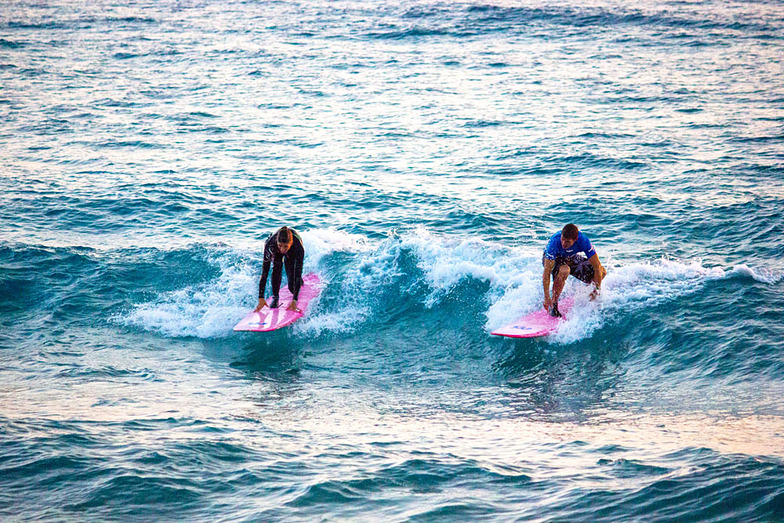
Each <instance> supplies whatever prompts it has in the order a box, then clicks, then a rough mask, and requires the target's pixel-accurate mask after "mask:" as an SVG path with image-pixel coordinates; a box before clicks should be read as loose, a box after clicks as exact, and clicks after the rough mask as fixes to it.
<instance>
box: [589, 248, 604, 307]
mask: <svg viewBox="0 0 784 523" xmlns="http://www.w3.org/2000/svg"><path fill="white" fill-rule="evenodd" d="M588 263H590V264H591V267H593V281H592V283H593V285H594V287H596V288H595V289H594V290H593V292H592V293H591V299H594V298H596V296H598V295H599V291H600V290H601V288H602V280H603V279H604V277H605V276H607V269H605V268H604V267H603V266H602V262H600V261H599V255H598V254H594V255H593V256H591V257H590V258H588Z"/></svg>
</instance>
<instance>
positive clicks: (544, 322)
mask: <svg viewBox="0 0 784 523" xmlns="http://www.w3.org/2000/svg"><path fill="white" fill-rule="evenodd" d="M572 305H574V299H573V298H564V299H563V300H561V301H560V302H558V310H559V311H560V312H561V314H562V315H563V317H561V318H554V317H553V316H550V313H549V312H547V310H545V309H544V308H541V309H539V310H538V311H536V312H532V313H531V314H529V315H527V316H524V317H522V318H520V319H519V320H517V321H516V322H514V323H510V324H509V325H504V326H503V327H501V328H500V329H497V330H495V331H493V332H492V333H491V334H494V335H496V336H506V337H508V338H537V337H539V336H547V335H548V334H550V333H552V332H553V331H555V330H556V329H557V328H558V326H559V325H560V324H561V322H563V321H564V320H565V319H566V314H567V313H568V312H569V311H570V310H571V308H572Z"/></svg>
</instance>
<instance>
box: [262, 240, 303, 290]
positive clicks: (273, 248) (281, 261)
mask: <svg viewBox="0 0 784 523" xmlns="http://www.w3.org/2000/svg"><path fill="white" fill-rule="evenodd" d="M291 233H292V237H293V238H294V243H292V245H291V248H290V249H289V250H288V252H287V253H286V254H283V253H282V252H280V250H279V249H278V240H277V236H278V233H277V232H274V233H272V234H271V235H270V237H269V238H267V242H266V243H265V244H264V264H263V265H262V268H261V280H260V281H259V299H261V298H263V297H264V291H265V290H266V288H267V275H268V274H269V270H270V264H271V265H272V295H273V296H275V297H277V296H278V294H279V293H280V281H281V277H282V269H283V266H284V265H285V267H286V279H287V280H288V287H289V290H290V291H291V294H292V296H293V297H294V299H295V300H296V299H297V297H298V296H299V289H300V287H302V264H303V262H304V261H305V249H304V248H303V247H302V238H300V237H299V234H297V233H296V232H295V231H294V230H293V229H291Z"/></svg>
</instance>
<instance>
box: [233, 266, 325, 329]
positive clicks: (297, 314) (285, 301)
mask: <svg viewBox="0 0 784 523" xmlns="http://www.w3.org/2000/svg"><path fill="white" fill-rule="evenodd" d="M320 292H321V278H319V276H318V274H316V273H310V274H306V275H305V276H304V277H303V278H302V287H300V289H299V299H298V300H297V308H298V309H299V311H290V310H288V309H287V307H288V306H289V304H290V303H291V300H292V298H293V296H292V295H291V292H290V291H289V289H288V287H286V286H285V285H282V286H281V288H280V307H278V308H277V309H270V308H269V307H262V308H261V310H260V311H259V312H253V311H251V312H250V313H248V315H247V316H245V317H244V318H242V321H240V322H239V323H238V324H237V325H235V326H234V330H235V331H249V332H268V331H274V330H276V329H280V328H281V327H287V326H289V325H291V324H292V323H294V322H295V321H297V320H298V319H300V318H301V317H302V316H304V315H305V311H306V310H307V308H308V303H310V300H312V299H313V298H315V297H316V296H318V295H319V293H320Z"/></svg>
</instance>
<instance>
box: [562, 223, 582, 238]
mask: <svg viewBox="0 0 784 523" xmlns="http://www.w3.org/2000/svg"><path fill="white" fill-rule="evenodd" d="M579 233H580V231H579V230H578V229H577V226H576V225H575V224H573V223H568V224H566V225H564V228H563V229H561V237H563V238H566V239H567V240H576V239H577V235H578V234H579Z"/></svg>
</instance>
